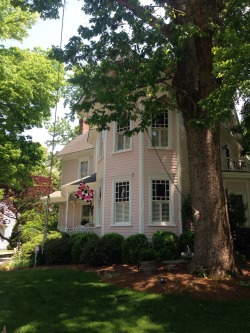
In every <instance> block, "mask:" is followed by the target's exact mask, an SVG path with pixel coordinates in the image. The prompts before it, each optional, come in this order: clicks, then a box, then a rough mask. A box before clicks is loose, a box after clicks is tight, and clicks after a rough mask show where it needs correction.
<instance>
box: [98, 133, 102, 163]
mask: <svg viewBox="0 0 250 333" xmlns="http://www.w3.org/2000/svg"><path fill="white" fill-rule="evenodd" d="M103 140H104V131H101V132H100V133H99V139H98V147H97V158H98V160H99V159H101V158H102V156H103Z"/></svg>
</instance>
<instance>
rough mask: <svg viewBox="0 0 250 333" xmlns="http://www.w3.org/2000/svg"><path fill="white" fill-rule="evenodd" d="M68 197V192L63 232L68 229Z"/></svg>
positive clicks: (68, 194) (68, 193)
mask: <svg viewBox="0 0 250 333" xmlns="http://www.w3.org/2000/svg"><path fill="white" fill-rule="evenodd" d="M69 196H70V192H67V202H66V220H65V231H66V230H67V228H68V213H69Z"/></svg>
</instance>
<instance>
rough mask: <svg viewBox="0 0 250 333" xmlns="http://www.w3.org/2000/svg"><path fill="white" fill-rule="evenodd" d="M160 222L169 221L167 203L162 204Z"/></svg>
mask: <svg viewBox="0 0 250 333" xmlns="http://www.w3.org/2000/svg"><path fill="white" fill-rule="evenodd" d="M161 221H162V222H168V221H169V204H168V203H164V202H163V203H162V219H161Z"/></svg>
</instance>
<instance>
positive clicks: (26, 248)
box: [21, 234, 43, 259]
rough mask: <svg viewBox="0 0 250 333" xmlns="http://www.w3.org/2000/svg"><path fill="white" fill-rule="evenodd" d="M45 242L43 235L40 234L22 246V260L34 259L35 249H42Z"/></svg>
mask: <svg viewBox="0 0 250 333" xmlns="http://www.w3.org/2000/svg"><path fill="white" fill-rule="evenodd" d="M42 240H43V235H42V234H40V235H38V236H36V237H34V238H33V239H32V240H31V241H29V242H27V243H25V244H23V245H22V248H21V249H22V254H21V256H22V258H23V259H32V258H33V259H34V254H35V247H36V246H39V247H40V248H41V243H42Z"/></svg>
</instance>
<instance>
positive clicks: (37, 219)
mask: <svg viewBox="0 0 250 333" xmlns="http://www.w3.org/2000/svg"><path fill="white" fill-rule="evenodd" d="M30 178H31V179H30V183H31V185H29V186H27V182H26V181H25V182H24V185H23V188H22V189H21V190H20V189H13V188H8V187H6V188H5V193H4V197H3V199H2V200H1V202H0V208H1V207H2V208H3V207H4V216H5V217H6V218H10V217H12V218H15V220H16V224H15V227H14V229H13V231H12V234H11V237H10V238H6V237H3V235H2V234H1V233H0V238H3V239H5V240H7V241H8V242H9V243H10V245H11V247H15V246H16V244H17V241H18V238H19V237H20V230H19V226H21V227H23V226H24V225H26V223H27V222H29V226H28V227H26V228H24V229H23V230H26V229H29V228H34V229H37V231H36V232H38V231H39V232H41V233H42V230H43V226H44V222H45V218H46V207H45V205H44V203H43V202H42V201H41V198H42V197H46V196H47V195H48V194H50V193H51V192H53V191H54V190H55V187H54V183H52V184H51V180H50V178H49V177H48V176H31V177H30ZM52 182H53V180H52ZM50 211H51V214H50V216H49V222H48V225H49V227H50V229H51V228H52V229H53V228H54V227H55V222H57V216H58V209H57V207H54V206H51V207H50ZM33 217H34V221H33V222H32V218H33ZM33 224H34V225H33ZM38 225H39V228H38ZM30 230H31V229H30ZM33 231H34V230H33ZM33 231H32V230H31V234H33ZM25 233H26V236H27V235H28V233H29V231H27V230H26V232H25ZM26 236H25V237H26ZM27 237H28V236H27ZM25 239H26V238H25Z"/></svg>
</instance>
